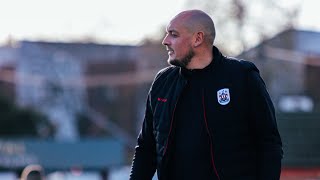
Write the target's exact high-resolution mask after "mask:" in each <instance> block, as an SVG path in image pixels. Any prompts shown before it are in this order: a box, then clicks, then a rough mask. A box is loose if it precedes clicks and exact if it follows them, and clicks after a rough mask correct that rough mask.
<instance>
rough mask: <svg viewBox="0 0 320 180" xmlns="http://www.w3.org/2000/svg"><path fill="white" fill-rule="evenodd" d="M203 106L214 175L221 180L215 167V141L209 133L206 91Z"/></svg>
mask: <svg viewBox="0 0 320 180" xmlns="http://www.w3.org/2000/svg"><path fill="white" fill-rule="evenodd" d="M202 106H203V115H204V122H205V124H206V130H207V133H208V136H209V140H210V153H211V163H212V166H213V171H214V173H215V174H216V176H217V178H218V180H220V176H219V174H218V171H217V168H216V165H215V162H214V153H213V144H212V142H213V141H212V137H211V134H210V131H209V126H208V121H207V116H206V107H205V103H204V90H203V92H202Z"/></svg>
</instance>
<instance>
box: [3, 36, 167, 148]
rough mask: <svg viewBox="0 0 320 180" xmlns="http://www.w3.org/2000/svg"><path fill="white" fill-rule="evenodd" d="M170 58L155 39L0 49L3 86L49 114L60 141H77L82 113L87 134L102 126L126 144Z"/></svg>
mask: <svg viewBox="0 0 320 180" xmlns="http://www.w3.org/2000/svg"><path fill="white" fill-rule="evenodd" d="M166 58H167V57H166V54H165V52H164V49H163V47H161V46H159V45H154V44H152V43H149V44H145V45H142V46H118V45H102V44H93V43H54V42H29V41H22V42H17V43H15V46H11V47H3V48H0V73H1V80H0V87H1V89H3V91H4V92H5V94H6V96H10V97H12V99H14V100H15V101H16V102H17V103H18V104H19V105H21V106H28V107H33V108H35V109H37V110H39V111H41V112H43V113H45V114H46V115H47V116H48V117H49V119H50V120H51V122H52V123H53V124H54V125H55V126H56V127H57V133H56V138H57V139H62V140H75V139H78V138H79V136H80V135H79V131H78V127H77V123H78V122H77V117H78V116H79V115H84V116H87V117H88V119H89V120H90V121H91V125H90V123H89V125H88V124H86V125H85V126H84V127H83V128H86V129H85V130H84V131H85V132H86V133H87V134H88V135H90V134H91V135H93V136H94V135H96V134H99V132H95V131H96V129H99V128H100V129H103V130H104V131H107V132H106V133H109V135H110V134H111V135H115V136H119V137H120V138H126V139H127V140H124V141H125V142H126V143H128V141H130V140H128V139H130V138H131V142H132V140H133V139H135V136H136V133H137V126H138V125H137V124H139V123H137V122H141V119H142V116H143V111H144V103H145V98H146V94H147V91H148V88H149V85H150V83H151V82H152V80H153V78H154V75H155V73H156V72H157V71H158V70H159V69H160V68H161V67H162V66H163V65H164V64H165V63H166V61H165V60H166ZM139 126H140V124H139ZM108 131H109V132H108ZM100 133H101V132H100ZM132 143H133V142H132Z"/></svg>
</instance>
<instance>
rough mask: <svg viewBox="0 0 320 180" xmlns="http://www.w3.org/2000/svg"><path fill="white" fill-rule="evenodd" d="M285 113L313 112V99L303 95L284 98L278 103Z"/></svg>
mask: <svg viewBox="0 0 320 180" xmlns="http://www.w3.org/2000/svg"><path fill="white" fill-rule="evenodd" d="M278 106H279V109H280V110H281V111H283V112H311V111H312V110H313V107H314V103H313V101H312V99H311V98H310V97H308V96H303V95H292V96H282V97H281V98H280V100H279V103H278Z"/></svg>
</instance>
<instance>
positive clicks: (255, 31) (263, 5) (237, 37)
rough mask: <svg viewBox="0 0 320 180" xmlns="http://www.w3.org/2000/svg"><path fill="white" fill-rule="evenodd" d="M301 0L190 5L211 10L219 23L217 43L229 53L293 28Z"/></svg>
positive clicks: (194, 0)
mask: <svg viewBox="0 0 320 180" xmlns="http://www.w3.org/2000/svg"><path fill="white" fill-rule="evenodd" d="M301 3H302V1H301V0H292V1H290V2H287V1H284V0H256V1H245V0H211V1H205V0H188V1H187V4H186V6H187V7H191V8H195V7H196V8H199V9H203V10H205V11H206V12H207V13H209V15H211V16H212V18H213V20H214V22H215V25H216V30H217V39H216V44H217V45H218V46H219V47H220V48H221V49H222V51H224V52H226V53H227V54H231V55H236V54H239V53H240V52H242V51H244V50H247V49H248V48H250V47H252V46H253V45H255V44H257V43H259V42H261V41H263V40H265V39H267V38H270V37H271V36H273V35H274V34H276V33H278V32H281V31H283V30H285V29H289V28H293V27H294V26H295V21H296V19H297V16H298V13H299V8H300V5H301Z"/></svg>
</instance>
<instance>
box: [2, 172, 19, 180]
mask: <svg viewBox="0 0 320 180" xmlns="http://www.w3.org/2000/svg"><path fill="white" fill-rule="evenodd" d="M0 179H1V180H17V176H16V174H15V173H11V172H2V173H0Z"/></svg>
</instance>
